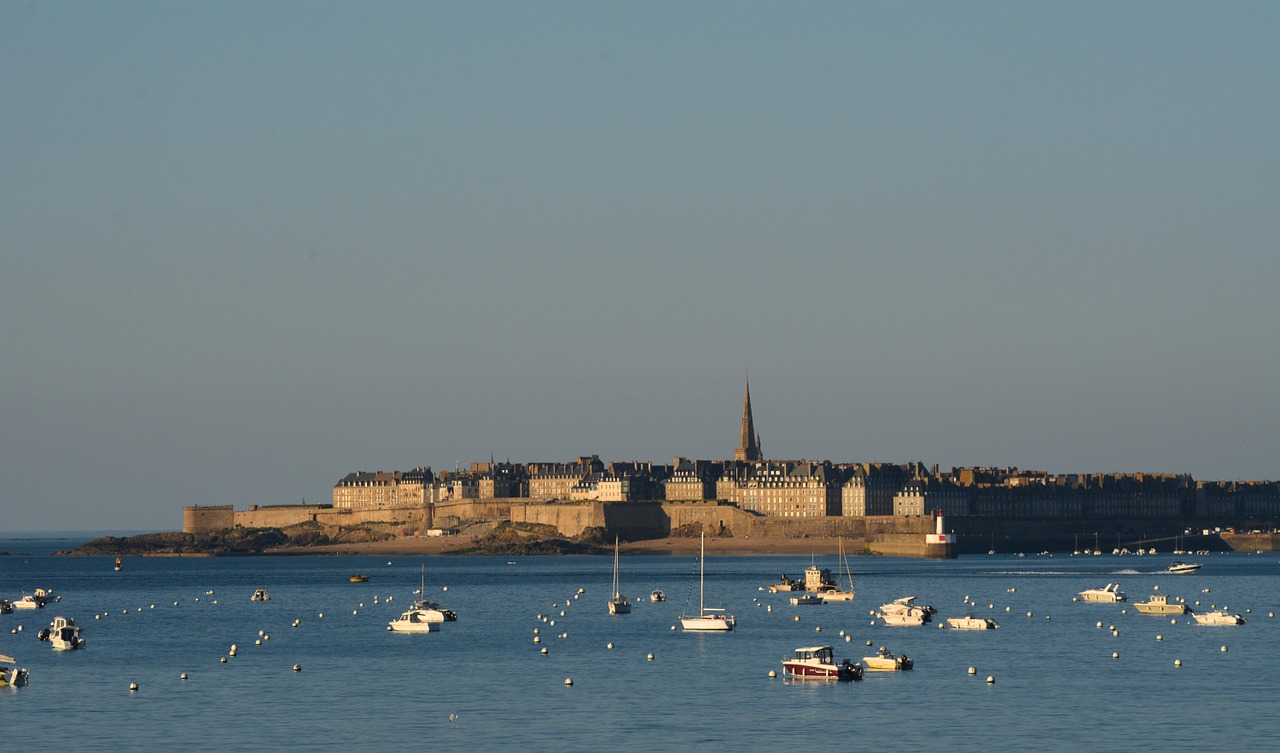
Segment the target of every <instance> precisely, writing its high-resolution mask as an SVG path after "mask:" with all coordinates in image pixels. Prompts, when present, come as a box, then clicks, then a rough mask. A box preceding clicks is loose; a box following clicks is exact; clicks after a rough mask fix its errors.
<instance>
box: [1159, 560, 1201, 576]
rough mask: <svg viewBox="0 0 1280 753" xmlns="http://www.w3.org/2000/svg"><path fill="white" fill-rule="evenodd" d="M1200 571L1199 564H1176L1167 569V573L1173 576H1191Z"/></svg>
mask: <svg viewBox="0 0 1280 753" xmlns="http://www.w3.org/2000/svg"><path fill="white" fill-rule="evenodd" d="M1199 569H1200V563H1199V562H1174V563H1173V564H1171V565H1169V567H1167V568H1165V572H1166V573H1170V574H1173V575H1190V574H1191V573H1194V572H1196V571H1197V570H1199Z"/></svg>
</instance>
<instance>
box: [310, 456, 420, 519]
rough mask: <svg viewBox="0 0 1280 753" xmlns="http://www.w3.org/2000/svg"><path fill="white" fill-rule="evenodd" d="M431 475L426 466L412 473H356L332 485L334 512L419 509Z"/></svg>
mask: <svg viewBox="0 0 1280 753" xmlns="http://www.w3.org/2000/svg"><path fill="white" fill-rule="evenodd" d="M433 481H434V476H433V475H432V473H431V469H430V468H429V467H426V466H421V467H418V468H414V469H413V470H412V471H408V472H404V473H402V472H400V471H376V472H373V473H369V472H366V471H356V472H355V473H348V474H347V475H346V476H344V477H343V478H342V480H340V481H339V482H338V483H337V484H334V486H333V506H334V508H335V509H345V510H371V509H384V508H393V507H421V506H423V505H425V504H427V503H428V502H434V501H435V500H433V499H430V494H429V492H430V490H431V487H432V483H433Z"/></svg>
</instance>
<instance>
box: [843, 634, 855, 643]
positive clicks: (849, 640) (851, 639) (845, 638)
mask: <svg viewBox="0 0 1280 753" xmlns="http://www.w3.org/2000/svg"><path fill="white" fill-rule="evenodd" d="M844 642H845V643H852V642H853V636H852V635H846V636H845V637H844Z"/></svg>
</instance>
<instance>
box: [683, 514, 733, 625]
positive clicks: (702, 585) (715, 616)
mask: <svg viewBox="0 0 1280 753" xmlns="http://www.w3.org/2000/svg"><path fill="white" fill-rule="evenodd" d="M706 571H707V534H706V532H705V531H703V533H702V543H701V545H700V546H699V548H698V614H697V616H695V617H685V616H684V615H681V616H680V618H679V619H680V627H682V628H684V629H685V630H690V631H697V632H727V631H729V630H733V628H734V625H736V624H737V621H736V620H734V618H733V615H731V614H728V613H727V612H726V611H725V610H724V609H711V608H709V607H707V599H706V596H707V593H706Z"/></svg>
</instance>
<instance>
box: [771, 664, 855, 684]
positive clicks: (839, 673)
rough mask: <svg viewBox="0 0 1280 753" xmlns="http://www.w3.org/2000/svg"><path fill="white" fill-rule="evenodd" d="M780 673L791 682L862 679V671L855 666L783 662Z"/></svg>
mask: <svg viewBox="0 0 1280 753" xmlns="http://www.w3.org/2000/svg"><path fill="white" fill-rule="evenodd" d="M782 671H783V673H784V674H786V676H787V677H789V678H790V679H792V680H837V681H843V682H847V681H850V680H858V679H861V678H862V669H861V668H860V667H858V666H857V665H855V664H850V663H848V662H845V663H844V664H813V663H807V662H803V661H784V662H783V663H782Z"/></svg>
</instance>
